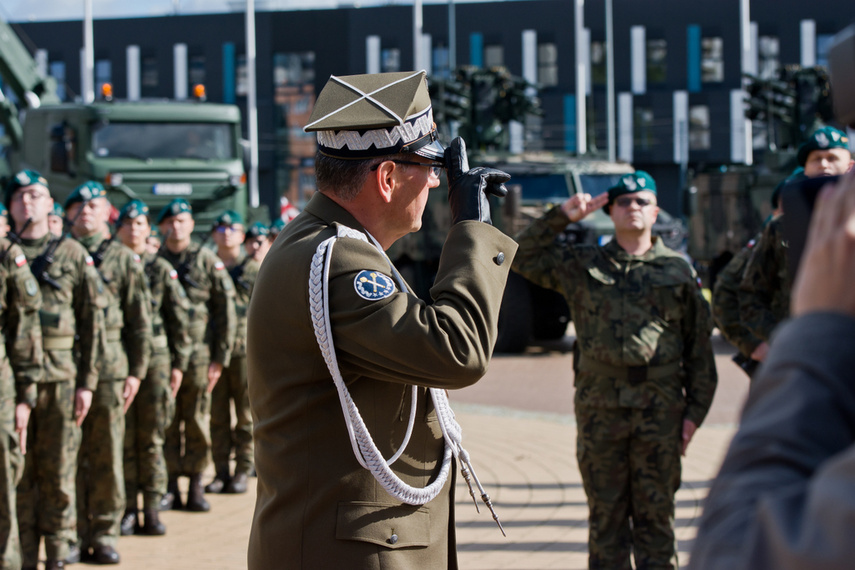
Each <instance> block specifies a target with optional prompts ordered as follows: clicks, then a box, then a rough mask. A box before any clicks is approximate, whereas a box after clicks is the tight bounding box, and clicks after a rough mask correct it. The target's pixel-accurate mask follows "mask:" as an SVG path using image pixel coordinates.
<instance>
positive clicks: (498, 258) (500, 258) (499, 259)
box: [493, 251, 505, 265]
mask: <svg viewBox="0 0 855 570" xmlns="http://www.w3.org/2000/svg"><path fill="white" fill-rule="evenodd" d="M493 261H495V262H496V265H501V264H503V263H504V262H505V254H504V253H502V252H501V251H500V252H499V255H497V256H496V257H494V258H493Z"/></svg>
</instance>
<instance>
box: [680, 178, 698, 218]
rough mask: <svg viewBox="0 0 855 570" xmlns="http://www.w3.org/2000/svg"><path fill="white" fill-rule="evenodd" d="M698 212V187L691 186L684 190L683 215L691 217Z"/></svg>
mask: <svg viewBox="0 0 855 570" xmlns="http://www.w3.org/2000/svg"><path fill="white" fill-rule="evenodd" d="M697 212H698V189H697V188H696V187H694V186H689V187H688V188H686V189H685V190H683V215H684V216H686V217H687V218H691V217H692V216H694V215H695V214H696V213H697Z"/></svg>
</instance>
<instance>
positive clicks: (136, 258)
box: [134, 253, 142, 263]
mask: <svg viewBox="0 0 855 570" xmlns="http://www.w3.org/2000/svg"><path fill="white" fill-rule="evenodd" d="M134 261H136V262H137V263H139V262H140V261H142V260H141V259H140V256H139V255H138V254H136V253H135V254H134Z"/></svg>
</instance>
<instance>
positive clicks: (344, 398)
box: [309, 226, 507, 536]
mask: <svg viewBox="0 0 855 570" xmlns="http://www.w3.org/2000/svg"><path fill="white" fill-rule="evenodd" d="M342 237H347V238H353V239H358V240H362V241H364V242H366V243H368V239H367V238H366V237H365V234H363V233H362V232H358V231H356V230H354V229H351V228H348V227H345V226H339V228H338V231H337V233H336V235H335V236H333V237H331V238H329V239H327V240H325V241H323V242H321V244H320V245H318V248H317V250H316V251H315V255H314V256H313V257H312V266H311V270H310V273H309V301H310V302H309V309H310V313H311V317H312V326H313V327H314V330H315V338H316V339H317V341H318V346H319V347H320V349H321V353H322V354H323V357H324V361H325V362H326V364H327V368H328V369H329V372H330V375H331V376H332V379H333V382H334V383H335V387H336V390H337V391H338V396H339V401H340V402H341V409H342V412H343V413H344V419H345V423H346V424H347V433H348V436H349V437H350V444H351V447H352V448H353V454H354V456H355V457H356V459H357V461H359V464H360V465H362V466H363V467H364V468H366V469H368V470H369V471H370V472H371V474H372V475H373V476H374V478H375V479H376V480H377V481H378V482H379V483H380V485H382V486H383V488H384V489H385V490H386V492H387V493H389V495H391V496H392V497H394V498H395V499H397V500H399V501H401V502H403V503H406V504H408V505H424V504H425V503H428V502H429V501H431V500H433V499H434V498H436V496H437V495H439V493H440V491H441V490H442V488H443V486H444V485H445V482H446V481H447V480H448V474H449V471H450V470H451V456H452V454H453V455H454V457H456V458H457V459H458V461H460V471H461V474H462V475H463V478H464V480H465V481H466V484H467V485H468V486H469V495H470V496H471V497H472V500H473V502H474V503H475V509H476V510H477V511H478V512H481V510H480V509H479V508H478V501H477V500H476V499H475V492H474V490H473V488H472V482H473V480H474V482H475V485H476V486H477V487H478V491H479V492H480V495H481V499H482V500H483V501H484V503H485V504H486V505H487V507H488V508H489V509H490V512H491V513H492V514H493V520H495V521H496V524H497V525H499V529H500V530H501V531H502V534H503V535H505V536H507V535H506V534H505V529H504V528H503V527H502V523H501V522H500V521H499V517H498V516H497V515H496V511H495V510H494V509H493V503H492V501H491V500H490V496H489V495H488V494H487V492H486V491H485V490H484V487H482V486H481V482H480V481H479V480H478V477H477V476H476V475H475V472H474V470H473V469H472V463H471V462H470V459H469V453H468V452H467V451H466V450H465V449H463V446H462V445H461V444H462V441H463V431H462V429H461V428H460V424H458V423H457V421H456V420H455V419H454V412H453V411H452V410H451V406H450V405H449V403H448V396H447V395H446V393H445V390H441V389H439V388H430V394H431V398H432V399H433V404H434V408H435V409H436V415H437V419H438V420H439V425H440V429H441V430H442V435H443V439H444V440H445V452H444V454H443V459H442V464H441V466H440V470H439V473H438V474H437V476H436V478H435V479H434V481H433V482H432V483H430V484H429V485H428V486H426V487H423V488H421V489H419V488H415V487H412V486H410V485H408V484H407V483H405V482H404V481H403V480H401V478H400V477H398V475H397V474H395V472H394V471H392V469H391V467H390V465H391V464H392V463H394V462H395V461H396V460H397V459H398V458H399V457H400V456H401V454H402V453H403V452H404V449H405V448H406V446H407V444H408V443H409V440H410V436H411V435H412V432H413V425H414V423H415V417H416V399H417V397H418V391H417V390H418V389H417V387H416V386H413V388H412V405H411V407H410V419H409V423H408V425H407V432H406V435H405V436H404V441H403V442H402V444H401V447H400V449H398V452H397V453H395V455H394V456H392V458H390V459H389V460H388V461H387V460H385V459H384V458H383V455H382V454H381V453H380V450H379V449H378V448H377V445H376V444H375V443H374V440H373V439H372V438H371V434H370V433H368V427H367V426H366V425H365V421H364V420H363V419H362V416H361V415H360V413H359V409H358V408H357V406H356V403H355V402H354V401H353V398H352V397H351V396H350V392H349V391H348V389H347V386H346V385H345V383H344V379H343V378H342V375H341V371H340V370H339V367H338V360H337V358H336V354H335V347H334V346H333V339H332V334H331V332H330V331H331V325H330V320H329V291H328V287H327V285H328V283H329V271H330V258H331V257H332V255H331V254H332V249H333V245H334V244H335V242H336V240H337V239H339V238H342ZM369 237H371V241H372V242H373V244H374V247H376V248H377V250H378V251H380V253H382V254H383V256H384V257H385V255H386V254H385V253H384V252H383V249H382V247H380V244H379V243H377V240H375V239H374V237H373V236H369ZM387 259H388V258H387ZM389 267H390V268H391V271H392V274H393V275H394V276H395V280H396V281H397V282H398V285H399V286H400V287H401V290H402V291H408V290H409V289H408V287H407V285H406V283H405V282H404V280H403V278H402V277H401V276H400V274H399V273H398V271H397V270H396V269H395V267H394V266H393V265H392V264H391V262H390V263H389Z"/></svg>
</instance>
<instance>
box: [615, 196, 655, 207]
mask: <svg viewBox="0 0 855 570" xmlns="http://www.w3.org/2000/svg"><path fill="white" fill-rule="evenodd" d="M633 202H634V203H636V204H638V207H639V208H644V207H645V206H649V205H650V204H652V203H653V200H650V199H649V198H638V197H632V196H619V197H617V198H615V204H617V205H618V206H620V207H621V208H629V207H630V205H632V203H633Z"/></svg>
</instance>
